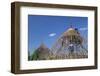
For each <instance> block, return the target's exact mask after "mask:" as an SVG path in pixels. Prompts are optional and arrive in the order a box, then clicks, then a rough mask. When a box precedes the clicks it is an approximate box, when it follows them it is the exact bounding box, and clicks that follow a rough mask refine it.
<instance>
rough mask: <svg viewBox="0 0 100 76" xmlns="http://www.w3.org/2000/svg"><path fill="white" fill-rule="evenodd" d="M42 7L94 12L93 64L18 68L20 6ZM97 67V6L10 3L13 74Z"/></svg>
mask: <svg viewBox="0 0 100 76" xmlns="http://www.w3.org/2000/svg"><path fill="white" fill-rule="evenodd" d="M22 6H25V7H42V8H58V9H59V8H61V9H80V10H93V11H94V12H95V19H94V20H95V24H94V25H95V28H94V30H95V31H94V32H95V36H94V38H95V40H94V43H95V44H94V47H95V48H94V50H95V53H94V65H93V66H92V65H90V66H80V67H62V68H49V69H48V68H46V69H34V70H33V69H27V70H21V69H20V7H22ZM96 68H97V7H92V6H76V5H61V4H45V3H27V2H13V3H11V72H12V73H15V74H22V73H39V72H56V71H72V70H86V69H96Z"/></svg>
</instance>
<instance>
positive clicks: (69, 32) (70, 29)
mask: <svg viewBox="0 0 100 76" xmlns="http://www.w3.org/2000/svg"><path fill="white" fill-rule="evenodd" d="M63 35H64V36H67V35H77V36H78V35H79V32H78V31H77V30H76V29H75V28H69V29H68V30H67V31H65V32H64V34H63Z"/></svg>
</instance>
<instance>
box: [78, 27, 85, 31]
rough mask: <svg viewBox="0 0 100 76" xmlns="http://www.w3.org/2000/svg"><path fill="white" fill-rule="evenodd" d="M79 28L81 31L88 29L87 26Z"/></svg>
mask: <svg viewBox="0 0 100 76" xmlns="http://www.w3.org/2000/svg"><path fill="white" fill-rule="evenodd" d="M79 30H80V31H86V30H87V28H86V27H83V28H80V29H79Z"/></svg>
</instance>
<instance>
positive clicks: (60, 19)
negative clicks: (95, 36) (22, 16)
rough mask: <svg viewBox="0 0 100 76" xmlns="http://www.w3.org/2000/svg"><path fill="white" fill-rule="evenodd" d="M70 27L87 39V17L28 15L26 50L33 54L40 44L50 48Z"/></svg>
mask: <svg viewBox="0 0 100 76" xmlns="http://www.w3.org/2000/svg"><path fill="white" fill-rule="evenodd" d="M71 26H72V27H74V28H77V29H78V30H79V31H80V33H81V35H82V36H83V37H85V38H87V33H88V29H87V28H88V18H87V17H68V16H43V15H28V50H29V51H30V52H33V51H34V49H36V48H38V47H39V46H40V44H41V43H44V44H45V45H46V46H47V47H48V48H51V46H52V45H53V44H54V42H55V41H56V39H57V38H58V37H59V36H60V35H61V34H62V33H63V32H64V31H66V30H67V29H68V28H70V27H71Z"/></svg>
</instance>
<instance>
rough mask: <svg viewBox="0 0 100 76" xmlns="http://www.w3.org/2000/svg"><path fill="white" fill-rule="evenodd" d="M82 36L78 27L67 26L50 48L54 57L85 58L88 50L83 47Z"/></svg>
mask: <svg viewBox="0 0 100 76" xmlns="http://www.w3.org/2000/svg"><path fill="white" fill-rule="evenodd" d="M82 43H83V38H82V36H81V35H80V33H79V31H78V29H76V28H72V27H71V28H69V29H68V30H67V31H65V32H64V33H63V34H62V36H61V37H60V38H59V39H58V40H57V42H56V43H55V44H54V45H53V47H52V48H51V51H52V52H53V55H54V57H55V59H69V58H87V57H88V51H87V49H86V48H84V47H83V44H82Z"/></svg>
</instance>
